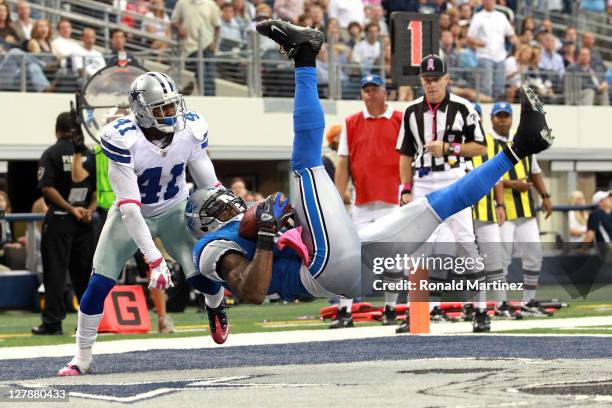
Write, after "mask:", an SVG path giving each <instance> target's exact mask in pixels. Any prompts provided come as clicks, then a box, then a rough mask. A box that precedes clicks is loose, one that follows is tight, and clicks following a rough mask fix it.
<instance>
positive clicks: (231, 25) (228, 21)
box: [219, 3, 244, 43]
mask: <svg viewBox="0 0 612 408" xmlns="http://www.w3.org/2000/svg"><path fill="white" fill-rule="evenodd" d="M219 37H221V41H223V39H228V40H231V41H236V42H239V43H242V42H243V41H244V34H243V32H242V28H241V26H240V24H239V23H238V21H237V20H236V19H235V18H234V6H233V5H232V3H224V4H223V5H222V6H221V20H220V21H219Z"/></svg>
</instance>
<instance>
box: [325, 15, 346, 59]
mask: <svg viewBox="0 0 612 408" xmlns="http://www.w3.org/2000/svg"><path fill="white" fill-rule="evenodd" d="M326 37H327V44H328V46H329V45H331V44H333V47H334V48H333V52H334V56H335V58H336V63H338V64H346V63H347V62H348V61H349V57H350V54H351V48H350V47H349V46H348V45H347V44H346V43H345V42H344V40H343V39H342V31H341V30H340V25H339V24H338V20H336V19H333V18H332V19H330V20H329V21H328V22H327V32H326Z"/></svg>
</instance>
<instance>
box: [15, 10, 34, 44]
mask: <svg viewBox="0 0 612 408" xmlns="http://www.w3.org/2000/svg"><path fill="white" fill-rule="evenodd" d="M17 16H18V19H17V21H14V22H13V25H12V27H13V29H14V30H15V32H16V33H17V42H18V43H20V44H21V43H23V42H25V41H26V40H29V39H30V38H31V36H30V35H31V33H32V28H33V24H34V22H33V21H32V17H31V10H30V5H29V4H28V2H27V1H25V0H19V1H18V2H17Z"/></svg>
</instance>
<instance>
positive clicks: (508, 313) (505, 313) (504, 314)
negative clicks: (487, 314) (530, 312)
mask: <svg viewBox="0 0 612 408" xmlns="http://www.w3.org/2000/svg"><path fill="white" fill-rule="evenodd" d="M495 317H496V318H498V319H515V320H519V319H522V317H523V316H522V315H521V314H520V313H517V312H516V311H515V310H514V308H513V307H512V306H510V304H509V303H508V302H502V304H501V305H499V306H496V307H495Z"/></svg>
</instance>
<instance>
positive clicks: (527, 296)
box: [523, 289, 536, 304]
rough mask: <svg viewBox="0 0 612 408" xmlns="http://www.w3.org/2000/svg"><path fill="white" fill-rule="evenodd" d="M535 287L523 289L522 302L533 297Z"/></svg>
mask: <svg viewBox="0 0 612 408" xmlns="http://www.w3.org/2000/svg"><path fill="white" fill-rule="evenodd" d="M535 294H536V291H535V289H524V290H523V304H525V303H529V301H530V300H533V299H535Z"/></svg>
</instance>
